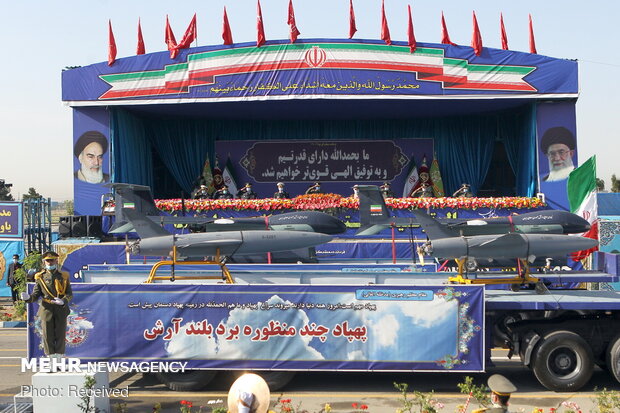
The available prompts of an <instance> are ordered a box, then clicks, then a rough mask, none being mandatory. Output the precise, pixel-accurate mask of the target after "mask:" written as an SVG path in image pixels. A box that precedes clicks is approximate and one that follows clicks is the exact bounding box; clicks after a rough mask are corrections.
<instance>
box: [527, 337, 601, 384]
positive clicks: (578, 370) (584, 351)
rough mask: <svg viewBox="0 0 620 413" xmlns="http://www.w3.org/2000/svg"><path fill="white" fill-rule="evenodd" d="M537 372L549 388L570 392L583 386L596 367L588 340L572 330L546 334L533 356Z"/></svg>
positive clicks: (534, 369) (535, 371)
mask: <svg viewBox="0 0 620 413" xmlns="http://www.w3.org/2000/svg"><path fill="white" fill-rule="evenodd" d="M532 365H533V371H534V375H535V376H536V378H537V379H538V381H539V382H540V383H541V384H542V385H543V386H545V387H546V388H547V389H549V390H553V391H560V392H567V391H577V390H579V389H580V388H581V387H583V386H584V385H585V384H586V383H587V382H588V380H590V377H592V371H593V370H594V362H593V356H592V350H591V349H590V346H588V343H586V342H585V340H584V339H582V338H581V337H579V336H578V335H577V334H575V333H572V332H570V331H555V332H553V333H551V334H548V335H546V336H545V337H544V338H543V339H542V340H541V343H540V344H539V345H538V348H537V349H536V351H535V353H534V357H533V359H532Z"/></svg>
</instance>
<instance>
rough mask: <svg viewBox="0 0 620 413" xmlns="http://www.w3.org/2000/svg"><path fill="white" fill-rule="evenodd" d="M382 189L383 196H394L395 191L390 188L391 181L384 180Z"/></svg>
mask: <svg viewBox="0 0 620 413" xmlns="http://www.w3.org/2000/svg"><path fill="white" fill-rule="evenodd" d="M380 189H381V195H383V198H394V192H393V191H392V189H391V188H390V183H389V182H384V183H383V185H381V187H380Z"/></svg>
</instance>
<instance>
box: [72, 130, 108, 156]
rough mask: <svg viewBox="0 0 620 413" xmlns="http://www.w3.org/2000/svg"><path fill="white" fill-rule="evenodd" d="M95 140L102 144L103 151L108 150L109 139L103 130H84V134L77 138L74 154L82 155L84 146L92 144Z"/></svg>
mask: <svg viewBox="0 0 620 413" xmlns="http://www.w3.org/2000/svg"><path fill="white" fill-rule="evenodd" d="M93 142H97V143H98V144H99V145H101V150H102V151H103V153H106V152H107V151H108V140H107V139H106V137H105V136H104V135H103V133H101V132H97V131H94V130H91V131H88V132H84V133H83V134H82V136H80V138H79V139H78V140H77V142H76V143H75V146H74V147H73V154H74V155H75V156H76V157H77V156H80V154H81V153H82V151H83V150H84V148H86V146H88V145H90V144H91V143H93Z"/></svg>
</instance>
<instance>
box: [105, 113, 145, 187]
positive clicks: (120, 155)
mask: <svg viewBox="0 0 620 413" xmlns="http://www.w3.org/2000/svg"><path fill="white" fill-rule="evenodd" d="M111 122H112V127H111V129H110V130H111V132H110V135H111V136H110V141H111V142H112V151H111V154H112V156H113V157H112V182H124V183H131V184H139V185H148V186H150V187H152V186H153V162H152V157H151V151H152V146H151V143H150V142H149V141H148V140H147V138H146V134H145V129H144V121H143V120H142V119H140V118H138V117H137V116H134V115H132V114H131V113H129V112H127V111H126V110H123V109H120V108H112V121H111Z"/></svg>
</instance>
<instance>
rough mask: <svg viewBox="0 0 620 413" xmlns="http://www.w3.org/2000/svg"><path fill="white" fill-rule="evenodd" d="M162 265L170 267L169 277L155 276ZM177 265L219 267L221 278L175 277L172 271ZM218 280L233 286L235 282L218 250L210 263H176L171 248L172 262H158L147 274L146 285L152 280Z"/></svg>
mask: <svg viewBox="0 0 620 413" xmlns="http://www.w3.org/2000/svg"><path fill="white" fill-rule="evenodd" d="M162 265H169V266H170V272H171V274H170V276H169V277H168V276H163V275H156V273H157V269H158V268H159V267H161V266H162ZM177 265H219V266H220V268H221V270H222V275H221V276H216V275H176V274H175V273H174V269H175V267H176V266H177ZM177 279H179V280H219V279H222V280H224V281H226V283H227V284H234V283H235V280H234V279H233V277H232V274H231V273H230V271H229V270H228V268H227V267H226V260H225V259H221V258H220V250H219V249H218V250H217V253H216V254H215V257H214V259H213V260H212V261H177V247H176V246H175V247H173V248H172V260H164V261H158V262H156V263H155V264H154V265H153V268H151V272H150V273H149V278H147V280H146V283H147V284H151V283H152V282H153V280H169V281H172V282H174V281H175V280H177Z"/></svg>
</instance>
